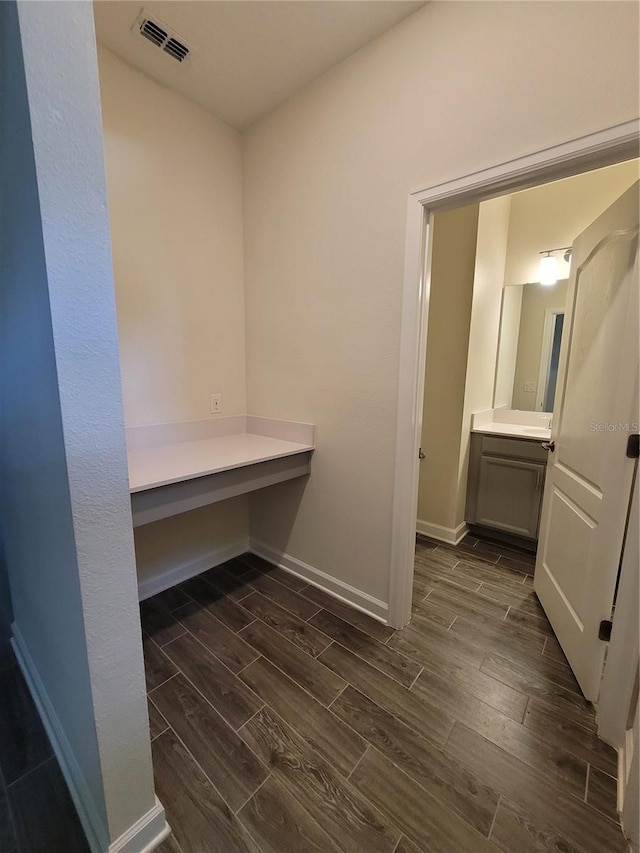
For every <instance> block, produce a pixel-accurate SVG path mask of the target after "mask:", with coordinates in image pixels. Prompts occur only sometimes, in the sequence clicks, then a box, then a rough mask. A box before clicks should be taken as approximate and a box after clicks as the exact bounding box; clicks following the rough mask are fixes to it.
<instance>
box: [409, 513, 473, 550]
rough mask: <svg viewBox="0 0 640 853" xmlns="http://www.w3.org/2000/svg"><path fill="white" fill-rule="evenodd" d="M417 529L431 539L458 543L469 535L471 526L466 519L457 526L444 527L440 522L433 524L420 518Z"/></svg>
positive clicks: (451, 543)
mask: <svg viewBox="0 0 640 853" xmlns="http://www.w3.org/2000/svg"><path fill="white" fill-rule="evenodd" d="M416 531H417V532H418V533H422V534H423V536H428V537H429V538H430V539H437V540H438V541H439V542H446V543H447V544H448V545H457V544H458V543H459V542H462V540H463V539H464V537H465V536H466V535H467V533H468V532H469V528H468V527H467V524H466V522H464V521H463V522H462V524H459V525H458V526H457V527H442V526H441V525H440V524H431V523H430V522H429V521H422V520H421V519H420V518H419V519H418V520H417V521H416Z"/></svg>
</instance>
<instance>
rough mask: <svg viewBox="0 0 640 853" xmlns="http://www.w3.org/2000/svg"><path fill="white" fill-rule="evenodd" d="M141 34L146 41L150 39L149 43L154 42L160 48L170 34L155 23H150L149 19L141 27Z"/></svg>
mask: <svg viewBox="0 0 640 853" xmlns="http://www.w3.org/2000/svg"><path fill="white" fill-rule="evenodd" d="M140 32H141V33H142V35H143V36H144V37H145V38H146V39H149V41H152V42H153V43H154V44H156V45H158V47H162V45H163V44H164V43H165V41H166V40H167V38H168V37H169V34H168V33H166V32H165V31H164V30H163V29H162V27H159V26H158V25H157V24H154V23H153V21H150V20H149V19H148V18H147V19H146V20H145V21H143V22H142V24H141V25H140Z"/></svg>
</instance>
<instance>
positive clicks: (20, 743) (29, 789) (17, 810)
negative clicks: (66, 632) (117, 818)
mask: <svg viewBox="0 0 640 853" xmlns="http://www.w3.org/2000/svg"><path fill="white" fill-rule="evenodd" d="M0 650H1V654H0V658H1V660H2V665H1V666H0V851H2V853H89V846H88V844H87V842H86V840H85V837H84V833H83V831H82V827H81V826H80V821H79V820H78V817H77V814H76V811H75V808H74V805H73V802H72V800H71V796H70V794H69V791H68V790H67V786H66V783H65V781H64V778H63V776H62V773H61V772H60V768H59V767H58V762H57V760H56V758H55V756H54V755H53V752H52V749H51V746H50V744H49V741H48V739H47V735H46V733H45V730H44V727H43V725H42V723H41V721H40V717H39V716H38V712H37V710H36V707H35V705H34V703H33V700H32V698H31V694H30V693H29V690H28V688H27V685H26V683H25V681H24V678H23V676H22V673H21V672H20V669H19V668H18V665H17V663H16V661H15V658H14V656H13V652H12V651H11V648H10V646H9V642H8V638H7V637H4V636H3V637H2V638H1V639H0Z"/></svg>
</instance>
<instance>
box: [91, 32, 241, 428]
mask: <svg viewBox="0 0 640 853" xmlns="http://www.w3.org/2000/svg"><path fill="white" fill-rule="evenodd" d="M98 60H99V68H100V93H101V97H102V119H103V127H104V147H105V160H106V169H107V191H108V198H109V215H110V221H111V239H112V246H113V270H114V276H115V282H116V304H117V309H118V335H119V338H120V353H121V362H122V387H123V395H124V410H125V421H126V425H127V426H139V425H141V424H156V423H158V424H161V423H172V422H173V421H188V420H198V419H200V418H206V417H209V416H210V414H211V411H210V395H211V394H217V393H220V394H222V398H223V406H224V409H223V414H224V415H244V414H245V413H246V408H247V398H246V378H245V340H244V290H243V261H242V156H241V148H240V135H239V133H238V132H237V131H236V130H233V129H232V128H230V127H229V126H228V125H226V124H224V123H223V122H221V121H220V120H219V119H217V118H216V117H215V116H213V115H211V114H210V113H207V112H206V111H205V110H203V109H202V108H201V107H198V106H196V104H193V103H191V102H190V101H188V100H186V98H184V97H182V96H181V95H178V94H176V93H175V92H172V91H170V90H169V89H166V88H164V87H163V86H161V85H159V84H158V83H155V82H154V81H153V80H151V79H150V78H149V77H146V76H145V75H144V74H142V73H141V72H140V71H137V70H135V69H134V68H132V67H131V66H130V65H127V64H126V63H125V62H123V61H122V60H121V59H119V58H118V57H117V56H115V55H114V54H113V53H111V52H110V51H108V50H106V48H104V47H100V48H99V52H98Z"/></svg>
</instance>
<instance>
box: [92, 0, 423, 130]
mask: <svg viewBox="0 0 640 853" xmlns="http://www.w3.org/2000/svg"><path fill="white" fill-rule="evenodd" d="M93 5H94V12H95V20H96V35H97V39H98V42H99V43H100V44H102V45H104V46H105V47H108V48H109V49H110V50H112V51H113V52H114V53H116V54H117V55H118V56H120V57H121V58H122V59H124V60H125V61H127V62H128V63H130V64H131V65H134V66H135V67H136V68H139V69H140V70H141V71H143V72H144V73H145V74H147V75H148V76H149V77H153V78H154V79H155V80H157V81H158V82H160V83H163V84H164V85H165V86H168V87H169V88H170V89H173V90H174V91H176V92H179V93H180V94H182V95H185V96H186V97H187V98H190V99H191V100H193V101H195V102H196V103H198V104H200V105H201V106H203V107H204V108H205V109H207V110H210V111H211V112H212V113H214V114H215V115H217V116H218V117H219V118H221V119H222V120H223V121H225V122H227V123H228V124H230V125H232V126H233V127H236V128H239V129H244V128H246V127H248V126H249V125H251V124H252V123H253V122H255V121H256V120H257V119H259V118H261V117H262V116H263V115H265V114H266V113H268V112H270V111H271V110H272V109H274V108H275V107H277V106H278V105H279V104H281V103H283V102H284V101H285V100H287V99H288V98H290V97H291V96H292V95H293V94H294V93H295V92H297V91H298V90H299V89H301V88H302V87H303V86H306V85H307V84H308V83H310V82H311V81H312V80H314V79H315V78H316V77H319V76H320V75H321V74H323V73H324V72H325V71H328V70H329V69H330V68H332V67H333V66H335V65H337V64H338V63H339V62H341V61H342V60H343V59H346V57H348V56H350V55H351V54H352V53H355V52H356V51H357V50H359V49H360V48H361V47H363V46H364V45H365V44H368V43H369V42H370V41H372V40H373V39H375V38H377V37H378V36H379V35H381V34H382V33H384V32H385V31H386V30H388V29H390V28H391V27H393V26H394V25H395V24H397V23H399V22H400V21H401V20H403V19H404V18H406V17H407V16H408V15H410V14H412V13H413V12H415V11H416V10H417V9H419V8H420V7H421V6H424V5H425V2H424V0H420V2H405V0H207V1H206V2H201V1H199V0H195V2H194V0H149V2H146V3H145V4H144V6H143V5H142V4H141V2H137V3H136V2H130V0H96V2H94V4H93ZM142 9H144V12H145V14H146V15H148V16H149V17H151V18H152V19H154V20H155V21H157V22H158V23H159V24H160V25H162V26H164V28H169V29H170V30H172V31H174V33H175V34H177V37H178V38H179V39H180V40H181V41H184V42H185V43H186V44H187V45H188V47H189V48H191V54H190V57H189V59H188V60H187V61H186V62H183V63H180V62H177V61H176V60H175V59H173V58H171V57H170V56H169V55H168V54H167V53H165V52H163V51H162V50H161V49H160V48H158V47H157V46H156V45H154V44H152V43H151V42H150V41H148V40H147V39H146V38H144V37H143V36H141V35H140V33H139V31H138V28H137V26H135V23H136V21H137V20H138V16H139V14H140V12H141V10H142Z"/></svg>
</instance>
